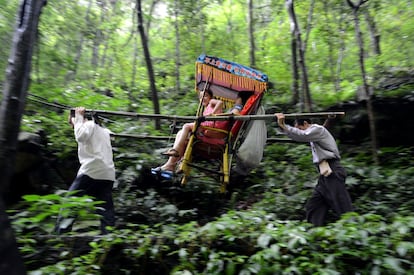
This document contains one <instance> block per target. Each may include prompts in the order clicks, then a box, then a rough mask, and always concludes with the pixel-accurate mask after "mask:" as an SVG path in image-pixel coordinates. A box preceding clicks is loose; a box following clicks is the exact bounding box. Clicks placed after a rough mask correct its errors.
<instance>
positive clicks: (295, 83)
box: [290, 34, 303, 112]
mask: <svg viewBox="0 0 414 275" xmlns="http://www.w3.org/2000/svg"><path fill="white" fill-rule="evenodd" d="M290 48H291V50H292V104H293V105H296V104H299V111H300V112H302V111H303V104H300V103H301V102H303V101H302V100H301V98H300V93H299V69H298V46H297V44H296V39H295V36H294V35H293V34H292V36H291V40H290Z"/></svg>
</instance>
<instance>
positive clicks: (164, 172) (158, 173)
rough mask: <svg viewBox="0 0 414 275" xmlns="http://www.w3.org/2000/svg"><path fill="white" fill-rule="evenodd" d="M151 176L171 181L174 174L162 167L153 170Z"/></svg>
mask: <svg viewBox="0 0 414 275" xmlns="http://www.w3.org/2000/svg"><path fill="white" fill-rule="evenodd" d="M151 174H153V175H156V176H159V177H161V178H162V179H166V180H170V179H172V178H173V175H174V172H173V171H170V170H164V169H162V168H161V166H158V167H156V168H151Z"/></svg>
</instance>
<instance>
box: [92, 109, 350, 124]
mask: <svg viewBox="0 0 414 275" xmlns="http://www.w3.org/2000/svg"><path fill="white" fill-rule="evenodd" d="M86 112H87V113H88V112H89V113H97V114H100V115H111V116H126V117H136V118H150V119H167V120H176V121H179V120H181V121H194V120H197V119H198V117H197V116H176V115H162V114H140V113H134V112H123V111H106V110H90V109H87V110H86ZM343 115H345V112H316V113H290V114H285V117H286V118H300V117H329V116H343ZM231 119H233V120H241V121H250V120H276V117H275V115H274V114H265V115H242V116H234V115H218V116H206V117H204V120H205V121H225V120H231Z"/></svg>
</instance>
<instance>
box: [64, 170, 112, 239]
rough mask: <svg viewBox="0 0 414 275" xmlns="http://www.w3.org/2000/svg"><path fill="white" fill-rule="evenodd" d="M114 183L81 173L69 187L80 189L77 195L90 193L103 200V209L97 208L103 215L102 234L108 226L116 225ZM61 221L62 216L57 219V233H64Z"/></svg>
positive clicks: (72, 189)
mask: <svg viewBox="0 0 414 275" xmlns="http://www.w3.org/2000/svg"><path fill="white" fill-rule="evenodd" d="M113 184H114V182H113V181H110V180H96V179H93V178H91V177H89V176H87V175H79V176H77V177H76V179H75V180H74V181H73V183H72V185H71V186H70V188H69V191H75V190H78V191H79V192H77V193H76V196H83V195H88V196H92V197H95V198H96V200H97V201H103V204H102V205H99V207H100V208H102V209H99V210H97V213H98V214H100V215H101V216H102V217H101V226H100V229H101V232H102V234H106V233H107V230H106V226H114V225H115V210H114V203H113V200H112V187H113ZM60 222H61V217H59V218H58V221H57V226H56V231H57V233H62V232H60V229H59V224H60ZM70 228H71V226H70ZM70 228H69V230H70ZM65 231H68V230H65Z"/></svg>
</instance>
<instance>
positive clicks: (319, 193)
mask: <svg viewBox="0 0 414 275" xmlns="http://www.w3.org/2000/svg"><path fill="white" fill-rule="evenodd" d="M328 162H329V165H330V167H331V169H332V174H330V175H329V176H328V177H325V176H322V175H320V176H319V179H318V184H317V185H316V187H315V189H314V191H313V194H312V196H311V197H310V199H309V200H308V202H307V204H306V219H307V221H308V222H310V223H312V224H314V225H315V226H321V225H324V223H325V218H326V214H327V213H328V210H329V209H332V210H333V211H335V213H336V214H337V215H338V217H339V216H341V215H342V214H344V213H346V212H350V211H353V207H352V201H351V197H350V196H349V193H348V191H347V189H346V186H345V179H346V172H345V169H344V168H343V167H342V166H341V164H340V162H339V160H336V159H331V160H328Z"/></svg>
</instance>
